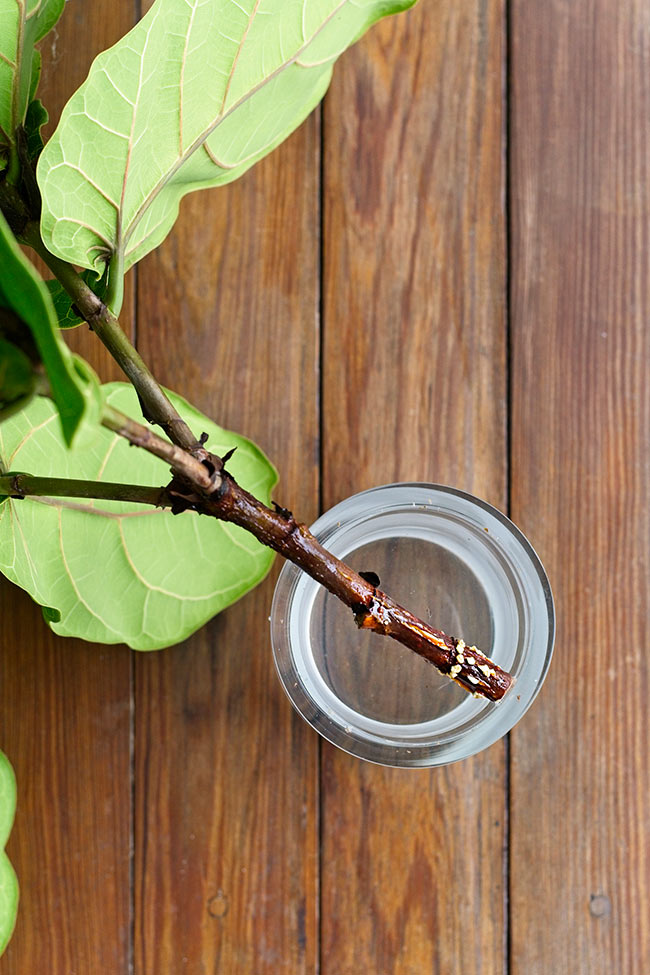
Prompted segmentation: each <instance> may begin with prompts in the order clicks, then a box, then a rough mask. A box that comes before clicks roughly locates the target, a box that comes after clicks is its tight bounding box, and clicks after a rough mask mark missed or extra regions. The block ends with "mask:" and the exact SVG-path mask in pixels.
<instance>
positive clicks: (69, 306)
mask: <svg viewBox="0 0 650 975" xmlns="http://www.w3.org/2000/svg"><path fill="white" fill-rule="evenodd" d="M81 277H82V278H83V280H84V281H85V282H86V284H87V285H88V287H89V288H90V289H91V290H92V291H94V292H95V294H96V295H97V297H98V298H101V299H102V301H104V300H105V299H106V292H107V287H108V268H106V272H105V273H104V275H103V276H102V277H101V278H98V277H97V275H96V274H95V272H94V271H88V270H84V271H82V272H81ZM45 284H46V285H47V289H48V291H49V292H50V297H51V299H52V304H53V305H54V314H55V315H56V317H57V320H58V323H59V328H76V327H77V325H81V324H83V321H84V319H83V318H81V317H80V316H79V315H78V314H77V313H76V311H74V308H73V304H74V302H73V301H72V298H71V297H70V295H69V294H68V292H67V291H66V290H65V288H64V287H63V285H62V284H61V283H60V282H59V281H56V280H54V281H46V282H45Z"/></svg>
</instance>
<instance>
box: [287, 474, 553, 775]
mask: <svg viewBox="0 0 650 975" xmlns="http://www.w3.org/2000/svg"><path fill="white" fill-rule="evenodd" d="M312 531H313V533H314V535H315V536H316V538H317V539H318V540H319V542H321V544H322V545H324V546H325V548H327V549H329V550H330V551H331V552H332V553H333V554H334V555H337V556H338V557H339V558H341V559H343V560H344V561H346V562H348V563H349V564H350V565H351V566H352V567H353V568H355V569H357V571H364V570H365V571H373V572H376V573H377V574H378V576H379V577H380V580H381V583H380V585H381V588H382V589H383V590H384V591H385V592H387V593H389V594H390V595H391V596H392V597H393V598H394V599H396V600H397V601H398V602H399V603H401V604H402V605H403V606H404V607H405V608H406V609H408V610H410V611H411V612H413V613H415V614H417V615H418V616H419V617H420V618H421V619H423V620H424V621H425V622H427V623H429V624H430V625H431V626H433V627H435V628H436V629H442V630H444V631H445V632H446V633H448V634H449V635H450V636H454V637H460V638H462V639H463V640H464V641H465V643H466V644H467V645H468V646H472V645H475V646H477V647H478V648H479V649H480V650H482V651H483V653H486V654H487V655H488V656H489V657H491V658H492V659H493V660H494V661H495V662H496V663H497V664H499V666H500V667H503V668H504V669H505V670H508V671H510V673H512V674H513V675H514V677H515V678H516V682H515V685H514V687H512V688H511V689H510V691H509V692H508V693H507V694H506V696H505V698H504V699H503V700H502V701H500V702H499V703H498V704H494V703H491V702H489V701H486V700H484V699H482V698H481V699H479V698H475V697H474V696H473V695H471V694H468V693H467V692H466V691H464V690H463V689H462V688H460V687H459V686H458V685H457V684H455V683H454V682H453V681H450V680H449V678H448V677H444V676H442V675H441V674H439V673H438V671H437V670H436V669H435V667H433V666H432V664H430V663H428V662H427V661H426V660H424V659H423V658H421V657H419V656H418V655H417V654H415V653H414V652H413V651H412V650H408V649H407V648H406V647H403V646H401V644H399V643H397V642H396V641H395V640H392V639H389V638H387V637H383V636H378V635H377V634H375V633H372V632H370V631H366V630H358V629H357V628H356V626H355V624H354V620H353V618H352V613H351V612H350V610H349V609H348V608H347V607H345V606H344V605H343V604H342V603H341V602H340V601H339V600H338V599H336V598H335V597H334V596H332V595H330V594H329V593H328V592H326V590H324V589H323V588H322V587H321V586H320V585H318V583H316V582H314V580H313V579H311V578H310V577H309V576H307V575H306V574H305V573H304V572H302V571H301V570H299V569H298V568H296V566H294V565H292V564H291V563H289V562H287V563H286V564H285V566H284V567H283V569H282V572H281V573H280V577H279V579H278V583H277V586H276V590H275V595H274V599H273V607H272V610H271V639H272V644H273V653H274V658H275V663H276V667H277V670H278V674H279V676H280V680H281V681H282V684H283V686H284V688H285V690H286V692H287V694H288V695H289V699H290V700H291V702H292V704H293V705H294V706H295V708H296V709H297V710H298V712H299V713H300V714H301V715H302V716H303V718H305V720H306V721H308V722H309V724H310V725H311V726H312V727H313V728H315V730H316V731H318V732H319V733H320V734H321V735H323V737H325V738H327V739H328V741H331V742H332V743H333V744H335V745H338V746H339V748H342V749H344V750H345V751H347V752H350V753H351V754H352V755H356V756H358V757H359V758H364V759H367V760H368V761H371V762H377V763H379V764H381V765H393V766H413V767H422V766H431V765H445V764H448V763H450V762H455V761H457V760H458V759H461V758H467V757H468V756H469V755H473V754H475V753H476V752H478V751H481V750H482V749H484V748H487V747H488V746H489V745H491V744H493V743H494V742H495V741H497V740H498V739H499V738H501V737H502V736H503V735H505V734H506V733H507V732H508V731H510V729H511V728H512V727H513V726H514V725H515V724H516V722H517V721H519V719H520V718H521V717H522V715H523V714H524V713H525V711H526V710H527V709H528V708H529V707H530V705H531V703H532V701H533V699H534V698H535V695H536V694H537V692H538V691H539V689H540V687H541V685H542V682H543V680H544V677H545V676H546V672H547V670H548V666H549V663H550V660H551V654H552V652H553V640H554V633H555V615H554V609H553V597H552V594H551V588H550V585H549V582H548V579H547V577H546V573H545V572H544V568H543V566H542V564H541V562H540V561H539V559H538V557H537V555H536V554H535V552H534V550H533V548H532V547H531V545H530V544H529V542H528V541H527V540H526V538H525V537H524V536H523V535H522V533H521V532H520V531H519V529H518V528H516V527H515V525H513V524H512V522H511V521H509V519H508V518H506V517H505V515H503V514H501V512H499V511H497V509H496V508H493V507H492V506H491V505H489V504H487V503H486V502H485V501H481V500H479V499H478V498H475V497H472V495H470V494H465V493H464V492H463V491H458V490H456V489H455V488H450V487H442V486H440V485H436V484H389V485H386V486H384V487H377V488H373V489H372V490H370V491H363V492H362V493H360V494H355V495H354V496H353V497H350V498H347V499H346V500H345V501H342V502H341V503H340V504H337V505H336V506H335V507H334V508H332V509H330V511H328V512H326V513H325V514H324V515H322V517H320V518H319V519H318V521H317V522H316V523H315V524H314V525H313V528H312Z"/></svg>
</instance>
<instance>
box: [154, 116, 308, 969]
mask: <svg viewBox="0 0 650 975" xmlns="http://www.w3.org/2000/svg"><path fill="white" fill-rule="evenodd" d="M318 147H319V127H318V119H317V117H312V118H311V119H310V121H309V122H308V123H307V125H306V126H305V127H303V128H302V129H301V130H300V132H298V133H297V134H296V135H295V136H293V137H292V138H291V139H290V140H289V141H288V142H287V143H285V144H284V145H283V147H282V148H281V149H280V150H279V151H277V152H276V153H275V154H274V155H273V156H272V157H269V158H268V159H267V160H265V161H264V162H263V163H261V164H260V165H259V166H258V167H256V168H255V170H254V171H252V172H251V173H250V174H248V175H247V176H246V177H245V178H244V179H243V180H242V181H241V182H239V183H237V184H235V185H233V186H229V187H225V188H223V189H221V190H217V191H213V192H211V193H201V194H197V195H194V196H192V197H188V198H187V199H186V200H185V202H184V204H183V208H182V210H181V216H180V219H179V222H178V224H177V226H176V229H175V230H174V232H173V234H172V235H171V237H170V238H169V239H168V241H167V242H166V243H165V244H164V245H163V247H161V248H160V250H159V251H158V252H157V253H156V254H154V255H152V256H151V257H149V258H148V259H147V260H146V261H145V262H144V263H143V264H142V266H141V270H140V279H139V280H140V286H139V303H138V312H139V314H138V321H139V347H140V349H141V351H142V353H143V354H144V356H145V358H146V359H147V360H148V361H149V362H150V363H151V364H152V367H153V369H154V372H155V374H156V375H157V376H158V377H159V378H160V379H161V380H162V381H163V382H165V383H167V384H169V385H171V386H174V387H176V388H179V389H181V390H183V391H184V392H185V393H186V394H187V395H189V396H190V398H191V399H192V401H193V402H194V403H195V404H196V405H197V406H198V407H199V408H202V409H203V410H205V411H206V412H207V413H208V414H210V415H211V416H213V417H214V418H215V419H216V420H217V422H220V423H221V424H223V425H224V426H227V427H231V428H234V429H237V430H238V431H240V432H242V433H245V434H246V435H248V436H251V437H252V438H254V439H255V440H256V441H257V442H258V443H259V444H260V445H261V446H262V447H263V448H264V449H265V450H266V451H267V452H268V454H269V456H270V457H271V458H272V459H273V460H274V461H275V462H276V463H277V465H278V467H279V468H280V472H281V482H280V486H279V487H278V489H277V490H276V496H277V497H278V499H279V500H280V501H281V503H282V504H285V505H288V506H289V507H290V508H292V509H293V510H295V511H296V512H300V513H301V517H304V518H306V519H313V517H314V516H315V514H316V497H317V483H318V470H317V460H318V455H317V447H318V382H317V351H318V266H317V262H318V223H317V220H318V185H317V180H318V172H319V149H318ZM296 174H299V177H297V175H296ZM197 433H200V431H197ZM279 568H280V566H279V565H277V566H276V567H275V570H274V572H273V573H272V576H271V577H270V579H269V580H267V582H266V583H265V584H264V585H263V586H262V587H261V588H259V589H257V590H256V591H255V592H254V593H253V594H250V595H248V596H247V597H245V599H244V600H243V601H241V602H240V603H238V604H237V605H236V606H234V607H232V608H231V609H229V610H227V611H226V612H225V613H224V614H223V616H222V617H221V618H219V619H217V620H215V621H213V623H211V624H210V625H208V626H207V627H206V628H205V629H204V630H203V631H202V632H201V633H199V634H197V636H196V637H195V638H194V639H192V640H190V641H189V642H188V643H187V644H185V645H184V646H182V647H179V648H178V649H173V650H169V651H166V652H165V653H162V654H155V655H150V656H147V657H140V658H138V661H137V669H136V675H137V680H136V706H137V709H136V788H137V791H136V955H135V958H136V971H137V972H141V973H152V975H153V973H158V972H161V971H188V972H192V973H194V972H200V971H201V972H202V971H205V972H220V973H221V972H224V973H225V972H229V973H230V972H232V973H234V975H240V973H241V975H247V973H251V975H252V973H255V975H279V973H281V972H286V973H288V975H289V973H290V975H300V973H308V972H314V971H315V968H316V955H317V865H318V864H317V856H318V846H317V842H318V838H317V809H318V806H317V788H318V778H317V755H318V752H317V748H318V745H317V739H316V736H315V735H314V734H313V733H312V732H311V731H310V729H309V728H308V727H307V725H306V724H304V722H302V721H301V719H300V718H298V717H297V716H295V715H294V713H293V712H292V710H291V707H290V705H289V703H288V701H287V700H286V698H285V696H284V692H283V691H282V688H281V686H280V684H279V682H278V680H277V678H276V676H275V672H274V667H273V662H272V657H271V647H270V638H269V628H268V615H269V612H270V606H271V597H272V592H273V583H274V580H275V578H276V576H277V571H278V570H279Z"/></svg>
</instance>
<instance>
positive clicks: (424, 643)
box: [171, 471, 514, 701]
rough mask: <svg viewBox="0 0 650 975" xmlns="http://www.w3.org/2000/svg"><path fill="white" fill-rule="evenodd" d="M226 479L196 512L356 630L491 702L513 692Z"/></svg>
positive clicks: (508, 680) (493, 671)
mask: <svg viewBox="0 0 650 975" xmlns="http://www.w3.org/2000/svg"><path fill="white" fill-rule="evenodd" d="M222 477H223V485H222V488H221V490H220V491H219V492H218V493H216V494H215V495H214V496H213V497H212V498H211V499H208V500H206V501H205V502H203V503H202V504H200V505H199V506H198V507H197V510H199V511H201V512H203V513H205V514H211V515H214V516H215V517H217V518H220V519H222V520H223V521H230V522H233V524H236V525H240V526H241V527H242V528H245V529H246V530H247V531H249V532H251V533H252V534H253V535H255V537H256V538H257V539H259V541H260V542H262V543H263V544H264V545H268V546H270V547H271V548H273V549H275V551H276V552H279V553H280V554H281V555H283V556H284V557H285V558H286V559H289V560H290V561H291V562H294V563H295V564H296V565H297V566H299V567H300V568H301V569H303V570H304V571H305V572H307V573H308V574H309V575H310V576H312V578H314V579H316V581H317V582H319V583H320V584H321V585H322V586H325V588H326V589H328V590H329V592H331V593H333V595H335V596H337V597H338V598H339V599H340V600H342V602H344V603H345V604H346V605H347V606H349V607H350V609H351V610H352V612H353V613H354V618H355V620H356V623H357V626H359V627H360V628H363V629H370V630H373V631H374V632H375V633H379V634H382V635H383V636H390V637H393V638H394V639H396V640H398V641H399V642H400V643H402V644H403V645H404V646H406V647H408V648H409V649H410V650H414V651H415V652H416V653H417V654H419V655H420V656H421V657H424V658H425V659H426V660H428V661H429V662H430V663H432V664H434V666H435V667H437V668H438V670H440V671H441V672H442V673H443V674H447V675H448V676H449V677H451V678H452V680H455V681H456V683H457V684H460V685H461V687H464V688H465V690H467V691H470V692H472V693H474V694H477V695H479V696H481V697H485V698H487V699H488V700H490V701H499V700H501V698H502V697H503V696H504V694H505V693H506V691H508V690H509V688H510V687H511V686H512V684H513V683H514V678H513V677H512V676H511V675H510V674H508V673H507V672H506V671H504V670H502V669H501V668H500V667H498V666H497V664H495V663H494V662H493V661H492V660H490V659H489V658H488V657H486V656H485V655H484V654H483V653H481V651H480V650H477V649H476V647H466V646H465V644H464V642H463V641H462V640H458V639H456V638H455V637H450V636H447V634H445V633H443V632H442V631H441V630H435V629H433V627H430V626H428V625H427V624H426V623H424V622H422V620H420V619H418V618H417V617H415V616H413V615H412V614H411V613H409V612H408V610H406V609H404V608H403V607H402V606H400V605H399V603H396V602H395V600H393V599H391V597H390V596H388V595H387V594H386V593H385V592H382V591H381V589H379V588H377V587H376V586H374V585H373V584H372V583H371V582H368V581H367V580H366V579H364V578H363V576H361V575H359V573H358V572H356V571H355V570H354V569H352V568H350V566H349V565H346V563H345V562H342V561H341V560H340V559H338V558H336V556H334V555H332V554H331V552H328V551H327V550H326V549H324V548H323V546H322V545H321V544H320V543H319V542H318V541H317V540H316V538H314V536H313V535H312V533H311V532H310V531H309V529H308V528H307V527H306V526H305V525H301V524H299V523H298V522H297V521H296V520H295V518H294V516H293V515H292V514H291V512H290V511H286V510H285V509H283V508H280V507H277V508H276V510H274V511H273V510H271V509H270V508H267V507H266V505H264V504H262V503H261V501H258V500H257V498H254V497H253V496H252V495H251V494H249V493H248V492H247V491H245V490H244V489H243V488H241V487H240V486H239V484H237V482H236V481H235V480H234V479H233V478H232V477H231V476H230V475H229V474H227V473H226V472H225V471H222ZM171 493H172V494H174V489H173V485H172V486H171ZM191 506H192V507H194V505H193V504H191Z"/></svg>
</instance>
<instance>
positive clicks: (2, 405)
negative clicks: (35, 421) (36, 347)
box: [0, 335, 36, 420]
mask: <svg viewBox="0 0 650 975" xmlns="http://www.w3.org/2000/svg"><path fill="white" fill-rule="evenodd" d="M35 388H36V381H35V375H34V370H33V367H32V364H31V362H30V361H29V359H28V358H27V356H26V355H25V353H24V352H23V351H22V349H19V348H18V346H16V345H14V344H13V343H12V342H8V341H7V340H6V339H3V338H2V336H1V335H0V420H2V419H4V418H5V417H6V416H10V415H11V414H12V413H14V412H15V411H16V409H21V408H23V407H25V406H26V405H27V403H28V402H29V400H30V399H31V396H32V394H33V393H34V391H35Z"/></svg>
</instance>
